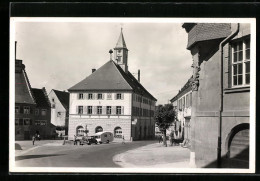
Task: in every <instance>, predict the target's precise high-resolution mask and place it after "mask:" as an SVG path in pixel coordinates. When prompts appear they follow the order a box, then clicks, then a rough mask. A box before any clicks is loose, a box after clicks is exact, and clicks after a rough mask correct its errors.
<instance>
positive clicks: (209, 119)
mask: <svg viewBox="0 0 260 181" xmlns="http://www.w3.org/2000/svg"><path fill="white" fill-rule="evenodd" d="M232 27H233V26H232ZM244 30H245V26H242V29H241V31H244ZM244 32H246V31H244ZM239 34H243V35H245V33H241V32H240V33H239ZM219 42H220V40H212V42H200V43H197V45H196V47H193V50H191V51H194V49H195V48H198V47H199V53H200V56H198V53H197V52H196V51H194V52H195V53H192V54H193V60H194V61H196V57H199V58H197V59H198V60H199V62H197V63H198V65H199V67H200V71H199V87H198V91H196V92H193V94H192V96H193V103H195V104H193V107H192V109H194V110H192V120H191V122H195V123H194V124H192V130H193V131H194V133H193V135H192V137H193V147H194V148H193V151H195V159H196V166H197V167H216V166H217V162H216V160H217V148H218V147H217V145H218V123H219V119H218V112H219V104H220V96H219V95H220V92H219V91H220V84H219V78H220V68H219V66H220V51H219V50H218V45H219ZM209 50H211V51H209ZM223 57H224V74H223V75H224V97H223V100H224V102H223V118H222V134H221V137H222V140H221V142H222V146H221V148H222V150H221V154H222V156H223V157H225V154H226V142H227V137H228V135H229V133H230V131H231V130H232V128H234V127H235V126H236V125H239V124H241V123H249V89H248V90H244V91H240V92H235V91H232V90H227V89H228V74H229V73H230V72H228V62H229V61H228V59H229V44H227V45H226V46H225V47H224V53H223ZM209 165H210V166H209Z"/></svg>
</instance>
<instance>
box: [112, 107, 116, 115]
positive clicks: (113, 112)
mask: <svg viewBox="0 0 260 181" xmlns="http://www.w3.org/2000/svg"><path fill="white" fill-rule="evenodd" d="M111 109H112V110H111V114H113V115H115V114H116V106H112V108H111Z"/></svg>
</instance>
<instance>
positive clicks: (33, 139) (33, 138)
mask: <svg viewBox="0 0 260 181" xmlns="http://www.w3.org/2000/svg"><path fill="white" fill-rule="evenodd" d="M34 142H35V136H34V135H33V136H32V144H33V145H34Z"/></svg>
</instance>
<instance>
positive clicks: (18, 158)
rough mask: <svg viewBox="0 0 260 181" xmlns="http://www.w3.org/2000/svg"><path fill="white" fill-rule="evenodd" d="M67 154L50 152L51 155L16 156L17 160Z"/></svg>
mask: <svg viewBox="0 0 260 181" xmlns="http://www.w3.org/2000/svg"><path fill="white" fill-rule="evenodd" d="M61 155H65V154H49V155H23V156H16V157H15V161H19V160H26V159H31V158H42V157H51V156H61Z"/></svg>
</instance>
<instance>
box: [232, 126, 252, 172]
mask: <svg viewBox="0 0 260 181" xmlns="http://www.w3.org/2000/svg"><path fill="white" fill-rule="evenodd" d="M229 156H230V157H229V167H230V168H249V129H244V130H241V131H239V132H237V133H236V134H235V135H234V137H233V139H232V140H231V143H230V147H229Z"/></svg>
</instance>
